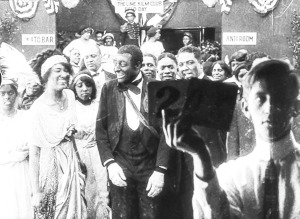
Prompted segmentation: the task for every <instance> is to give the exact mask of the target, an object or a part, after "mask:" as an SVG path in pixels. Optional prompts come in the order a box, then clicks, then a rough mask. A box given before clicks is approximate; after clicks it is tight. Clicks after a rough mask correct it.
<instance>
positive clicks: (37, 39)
mask: <svg viewBox="0 0 300 219" xmlns="http://www.w3.org/2000/svg"><path fill="white" fill-rule="evenodd" d="M22 45H26V46H27V45H28V46H33V45H40V46H55V34H22Z"/></svg>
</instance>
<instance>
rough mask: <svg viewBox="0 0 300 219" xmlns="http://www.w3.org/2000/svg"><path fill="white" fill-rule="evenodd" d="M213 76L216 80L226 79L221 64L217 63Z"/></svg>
mask: <svg viewBox="0 0 300 219" xmlns="http://www.w3.org/2000/svg"><path fill="white" fill-rule="evenodd" d="M212 77H213V80H214V81H224V80H225V79H226V75H225V71H224V70H223V68H222V67H221V66H220V64H215V66H214V68H213V70H212Z"/></svg>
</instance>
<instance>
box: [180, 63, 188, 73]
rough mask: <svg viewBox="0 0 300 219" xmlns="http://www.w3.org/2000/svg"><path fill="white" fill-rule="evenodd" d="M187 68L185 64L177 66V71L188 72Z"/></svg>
mask: <svg viewBox="0 0 300 219" xmlns="http://www.w3.org/2000/svg"><path fill="white" fill-rule="evenodd" d="M188 69H189V68H188V66H187V64H186V63H183V64H182V65H181V66H179V70H181V71H184V70H188Z"/></svg>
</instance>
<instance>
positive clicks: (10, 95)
mask: <svg viewBox="0 0 300 219" xmlns="http://www.w3.org/2000/svg"><path fill="white" fill-rule="evenodd" d="M16 98H17V93H16V91H15V90H14V89H13V88H12V86H11V85H2V86H1V87H0V105H1V107H2V108H11V107H13V106H14V104H15V102H16Z"/></svg>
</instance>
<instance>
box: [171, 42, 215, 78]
mask: <svg viewBox="0 0 300 219" xmlns="http://www.w3.org/2000/svg"><path fill="white" fill-rule="evenodd" d="M177 59H178V69H179V74H180V75H181V77H182V78H183V79H191V78H199V79H206V80H210V79H209V77H207V75H205V74H204V72H203V66H202V64H201V51H200V49H199V48H197V47H195V46H184V47H182V48H181V49H180V50H179V51H178V55H177Z"/></svg>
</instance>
